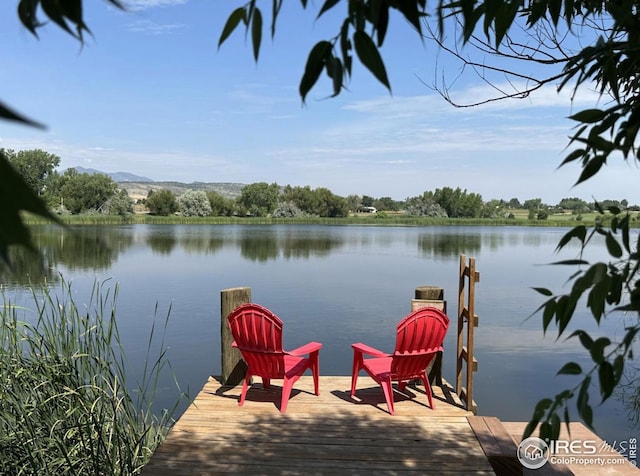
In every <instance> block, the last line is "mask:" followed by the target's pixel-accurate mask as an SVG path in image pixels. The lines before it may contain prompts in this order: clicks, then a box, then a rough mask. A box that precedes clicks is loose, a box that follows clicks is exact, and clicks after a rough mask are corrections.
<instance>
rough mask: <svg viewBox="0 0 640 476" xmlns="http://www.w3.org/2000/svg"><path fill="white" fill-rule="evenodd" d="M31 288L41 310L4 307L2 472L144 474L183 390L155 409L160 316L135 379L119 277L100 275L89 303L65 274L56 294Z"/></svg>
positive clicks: (0, 343) (161, 360)
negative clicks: (111, 280)
mask: <svg viewBox="0 0 640 476" xmlns="http://www.w3.org/2000/svg"><path fill="white" fill-rule="evenodd" d="M31 292H32V294H33V301H34V303H35V304H34V305H35V314H34V313H32V312H31V311H30V310H27V309H25V308H21V307H18V306H16V305H14V304H12V303H11V302H7V301H6V300H5V302H4V304H3V307H2V321H1V322H0V474H11V475H31V474H37V475H41V474H42V475H45V474H46V475H48V474H51V475H54V474H55V475H63V474H74V475H76V474H82V475H107V474H108V475H131V474H137V473H139V472H140V470H141V468H142V467H143V466H144V465H145V463H146V462H147V461H148V459H149V457H150V456H151V454H152V453H153V451H154V449H155V448H156V446H157V445H158V444H159V443H160V442H161V441H162V440H163V438H164V436H165V435H166V433H167V432H168V430H169V428H170V426H171V425H172V423H173V413H174V412H175V409H176V408H177V406H178V404H179V402H180V399H181V398H182V397H180V399H179V401H178V402H176V406H175V407H174V408H173V409H168V410H165V411H164V412H163V413H162V414H160V415H154V413H153V412H152V411H151V406H152V404H153V397H154V394H155V389H156V385H157V382H158V376H159V374H160V372H161V371H162V370H163V368H164V367H166V366H167V365H168V361H167V359H166V354H165V350H164V342H162V343H161V344H160V345H161V348H160V350H159V351H158V355H157V356H156V357H155V358H153V357H151V354H152V353H153V352H155V351H154V348H155V344H154V341H155V339H154V337H153V334H154V333H155V330H154V328H155V324H154V328H152V330H151V335H150V336H149V340H148V343H147V365H145V370H144V375H143V376H142V378H141V380H140V382H139V383H136V384H135V385H131V382H128V381H127V373H129V374H131V372H128V371H130V370H131V369H130V367H131V366H130V364H129V362H127V359H126V356H125V353H124V351H123V349H122V346H121V344H120V342H121V341H120V336H119V334H118V327H117V325H116V313H115V303H116V298H117V286H116V287H115V288H113V289H111V288H109V287H108V286H107V284H106V282H103V283H95V284H94V286H93V289H92V292H91V297H90V300H89V304H88V305H86V306H83V307H81V306H79V305H78V304H76V302H75V301H74V299H73V297H72V296H73V295H72V293H71V286H70V284H68V283H66V282H63V285H62V286H61V291H60V292H59V293H57V294H53V292H52V291H50V290H47V289H41V290H32V291H31ZM166 319H168V314H167V318H166ZM166 319H165V328H166V322H167V321H166ZM154 322H155V321H154Z"/></svg>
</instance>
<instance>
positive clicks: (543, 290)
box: [532, 288, 553, 296]
mask: <svg viewBox="0 0 640 476" xmlns="http://www.w3.org/2000/svg"><path fill="white" fill-rule="evenodd" d="M532 289H533V290H534V291H536V292H538V293H540V294H542V295H543V296H553V293H552V292H551V291H549V290H548V289H547V288H532Z"/></svg>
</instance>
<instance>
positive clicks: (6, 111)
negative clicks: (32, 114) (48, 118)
mask: <svg viewBox="0 0 640 476" xmlns="http://www.w3.org/2000/svg"><path fill="white" fill-rule="evenodd" d="M0 117H1V118H3V119H7V120H9V121H16V122H22V123H23V124H27V125H29V126H33V127H37V128H39V129H44V128H45V127H44V125H42V124H40V123H38V122H35V121H32V120H31V119H28V118H26V117H25V116H23V115H21V114H18V113H17V112H16V111H14V110H12V109H11V108H9V107H8V106H6V105H4V104H3V103H2V102H0Z"/></svg>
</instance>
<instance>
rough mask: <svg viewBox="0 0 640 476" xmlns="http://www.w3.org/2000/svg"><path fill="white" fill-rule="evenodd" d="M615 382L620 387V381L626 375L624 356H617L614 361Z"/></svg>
mask: <svg viewBox="0 0 640 476" xmlns="http://www.w3.org/2000/svg"><path fill="white" fill-rule="evenodd" d="M612 369H613V381H614V385H618V382H620V379H621V378H622V374H623V373H624V357H623V356H622V355H618V356H616V358H615V360H614V361H613V367H612Z"/></svg>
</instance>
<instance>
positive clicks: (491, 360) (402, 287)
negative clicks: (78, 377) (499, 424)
mask: <svg viewBox="0 0 640 476" xmlns="http://www.w3.org/2000/svg"><path fill="white" fill-rule="evenodd" d="M72 230H73V231H74V233H69V232H62V231H60V230H59V229H56V228H51V227H37V228H35V229H34V233H35V238H36V241H37V242H38V244H39V246H40V248H41V249H43V250H44V256H45V261H44V262H40V263H32V262H30V261H27V260H24V261H20V266H19V267H18V271H19V273H18V277H17V278H16V277H9V276H3V277H2V282H3V283H4V285H5V286H8V288H9V290H10V292H9V294H12V295H14V296H15V299H18V300H20V299H23V298H24V299H26V297H25V296H26V295H27V293H26V292H25V291H23V290H22V286H23V285H25V284H27V283H28V282H29V281H33V282H41V281H45V280H46V281H47V282H49V283H52V286H54V287H55V286H56V282H57V281H58V280H59V274H62V276H64V278H65V280H67V281H71V282H72V289H73V290H74V293H75V294H76V300H77V302H84V301H83V300H85V299H88V294H89V292H90V289H91V287H92V285H93V284H94V282H95V280H96V279H97V280H105V279H108V280H109V282H110V283H111V284H110V285H111V286H115V284H116V283H117V284H118V285H119V298H118V305H117V315H118V320H119V324H120V332H121V334H122V336H123V339H124V344H125V347H126V349H127V353H128V356H129V358H130V360H132V362H133V363H134V365H138V364H139V362H140V361H141V360H142V359H143V358H144V357H145V355H146V342H147V337H148V334H149V329H150V327H151V324H152V322H153V320H154V310H155V308H156V306H157V308H158V312H157V313H158V319H159V320H160V321H162V320H163V319H164V316H165V315H166V314H167V312H169V311H170V320H169V324H168V329H167V337H166V344H167V345H168V346H169V353H168V355H169V359H170V361H171V364H172V367H173V371H174V372H175V375H176V376H177V379H178V381H179V383H180V385H181V386H182V387H183V388H184V389H187V388H188V389H189V391H190V393H191V394H192V395H193V396H195V394H196V393H197V392H198V390H199V389H200V388H201V387H202V385H203V384H204V382H205V381H206V379H207V377H208V376H209V375H218V374H219V373H220V356H219V352H220V291H221V290H222V289H225V288H230V287H236V286H248V287H251V288H252V296H253V299H252V300H253V301H254V302H257V303H260V304H263V305H265V306H267V307H269V308H270V309H272V310H273V311H274V312H275V313H276V314H278V315H279V316H280V317H281V318H282V319H283V321H284V322H285V337H284V339H285V347H286V348H292V347H294V346H297V345H301V344H304V343H306V342H308V341H309V340H317V341H320V342H322V343H323V344H324V347H323V349H322V351H321V354H320V356H321V373H324V374H325V375H349V374H350V370H351V359H352V354H351V352H352V351H351V347H350V344H351V343H352V342H358V341H360V342H365V343H367V344H370V345H373V346H376V347H379V348H381V349H383V350H387V351H390V350H392V347H393V344H394V334H393V333H394V329H395V325H396V323H397V321H398V320H400V319H401V318H402V317H403V316H404V315H405V314H406V313H408V312H409V310H410V301H411V298H412V297H413V293H414V289H415V288H416V287H417V286H422V285H436V286H441V287H443V288H444V289H445V298H446V299H447V301H448V305H449V314H450V316H451V317H452V326H451V328H450V331H449V334H448V336H447V339H446V341H445V348H446V351H445V357H444V366H445V367H444V372H445V378H447V379H448V380H449V381H450V382H453V381H454V380H455V378H454V374H455V328H456V325H455V321H454V320H453V318H454V317H455V315H456V306H457V291H458V289H457V287H458V264H459V256H460V254H465V255H467V256H468V257H475V258H476V265H477V269H478V270H479V272H480V282H479V283H478V285H477V291H476V298H477V299H476V313H477V314H478V315H479V316H480V327H479V328H477V330H476V343H475V346H476V357H477V359H478V361H479V370H478V372H477V373H476V375H475V380H474V382H475V384H474V385H475V400H476V402H477V403H478V407H479V413H481V414H486V415H495V416H498V417H499V418H501V419H503V420H505V421H513V420H515V421H528V419H529V417H530V416H531V412H532V410H533V407H534V405H535V403H536V402H537V401H538V400H539V399H541V398H543V397H552V396H553V395H555V393H557V392H558V391H560V390H562V389H564V388H567V387H569V386H571V380H570V379H569V378H568V377H554V375H555V373H556V372H557V370H558V369H559V368H560V367H561V366H562V364H564V363H565V362H567V361H569V360H576V361H578V362H580V363H585V365H586V364H587V360H586V359H585V354H584V352H583V351H582V350H581V347H580V346H579V345H578V344H577V342H571V341H569V342H564V341H561V342H560V343H556V342H555V341H554V334H553V333H551V334H550V335H549V336H548V337H547V338H543V335H542V331H541V324H540V316H539V315H536V316H534V317H532V318H531V319H527V317H528V316H529V315H530V314H531V313H532V312H533V311H534V310H535V309H536V308H537V307H538V306H539V305H540V304H541V303H542V302H543V299H542V298H541V297H540V296H539V295H538V294H536V293H535V292H534V291H532V290H531V287H534V286H543V287H549V288H551V289H553V290H555V291H556V292H561V291H562V289H563V286H566V279H567V278H568V276H569V275H570V273H571V272H572V269H570V268H565V267H559V266H545V264H546V263H549V262H552V261H554V260H556V259H558V256H557V255H555V254H554V249H555V246H556V244H557V242H558V240H559V239H560V237H561V236H562V235H563V234H564V233H565V232H566V231H567V230H566V229H558V228H520V227H513V228H505V227H391V228H387V227H358V226H315V225H308V226H298V225H291V226H290V225H282V226H280V225H278V226H251V225H229V226H226V225H216V226H207V225H194V226H177V225H174V226H164V225H157V226H153V225H150V226H146V225H131V226H120V227H78V228H73V229H72ZM576 253H577V248H573V249H571V248H569V249H568V250H566V251H565V252H563V253H562V254H561V255H560V258H562V259H567V258H573V257H575V254H576ZM590 258H597V256H592V257H590ZM602 258H606V257H602ZM583 307H584V306H583ZM574 321H575V323H574V325H577V326H578V327H579V328H582V329H585V330H593V329H595V326H594V325H593V319H592V318H591V317H589V314H587V313H586V312H584V311H582V307H581V308H579V313H578V315H577V316H576V318H574ZM578 324H579V325H578ZM607 325H610V326H614V327H607V328H606V329H605V330H606V332H607V334H608V335H612V334H614V333H616V332H619V331H621V330H622V325H623V323H622V322H620V321H618V322H616V323H611V324H609V323H608V324H607ZM615 326H618V327H615ZM567 335H568V334H567ZM627 370H628V372H629V376H630V377H636V375H635V370H634V369H633V368H629V369H627ZM634 393H635V391H634V390H633V386H630V387H629V389H627V390H624V391H621V392H619V393H618V394H617V395H616V396H615V398H612V400H611V401H610V402H607V403H606V404H605V405H603V406H602V407H599V408H598V409H597V410H596V418H595V424H596V428H597V430H598V432H599V433H600V435H601V436H602V437H603V438H605V439H606V440H607V441H610V442H612V441H614V440H616V441H620V440H626V439H628V438H631V437H636V436H638V433H640V432H639V431H638V428H637V427H636V426H634V423H633V421H634V418H635V414H634V413H633V411H632V409H631V408H630V407H631V404H629V403H625V402H626V401H628V400H630V399H631V397H632V396H633V394H634ZM175 395H176V393H175V390H174V389H173V388H172V386H171V379H170V378H167V382H166V383H165V384H163V388H162V393H161V395H160V399H159V402H160V404H161V405H162V404H164V405H167V406H169V405H171V404H172V403H173V402H174V401H175ZM595 401H597V398H596V395H594V398H593V399H592V402H595ZM572 412H573V415H575V411H573V409H572Z"/></svg>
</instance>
